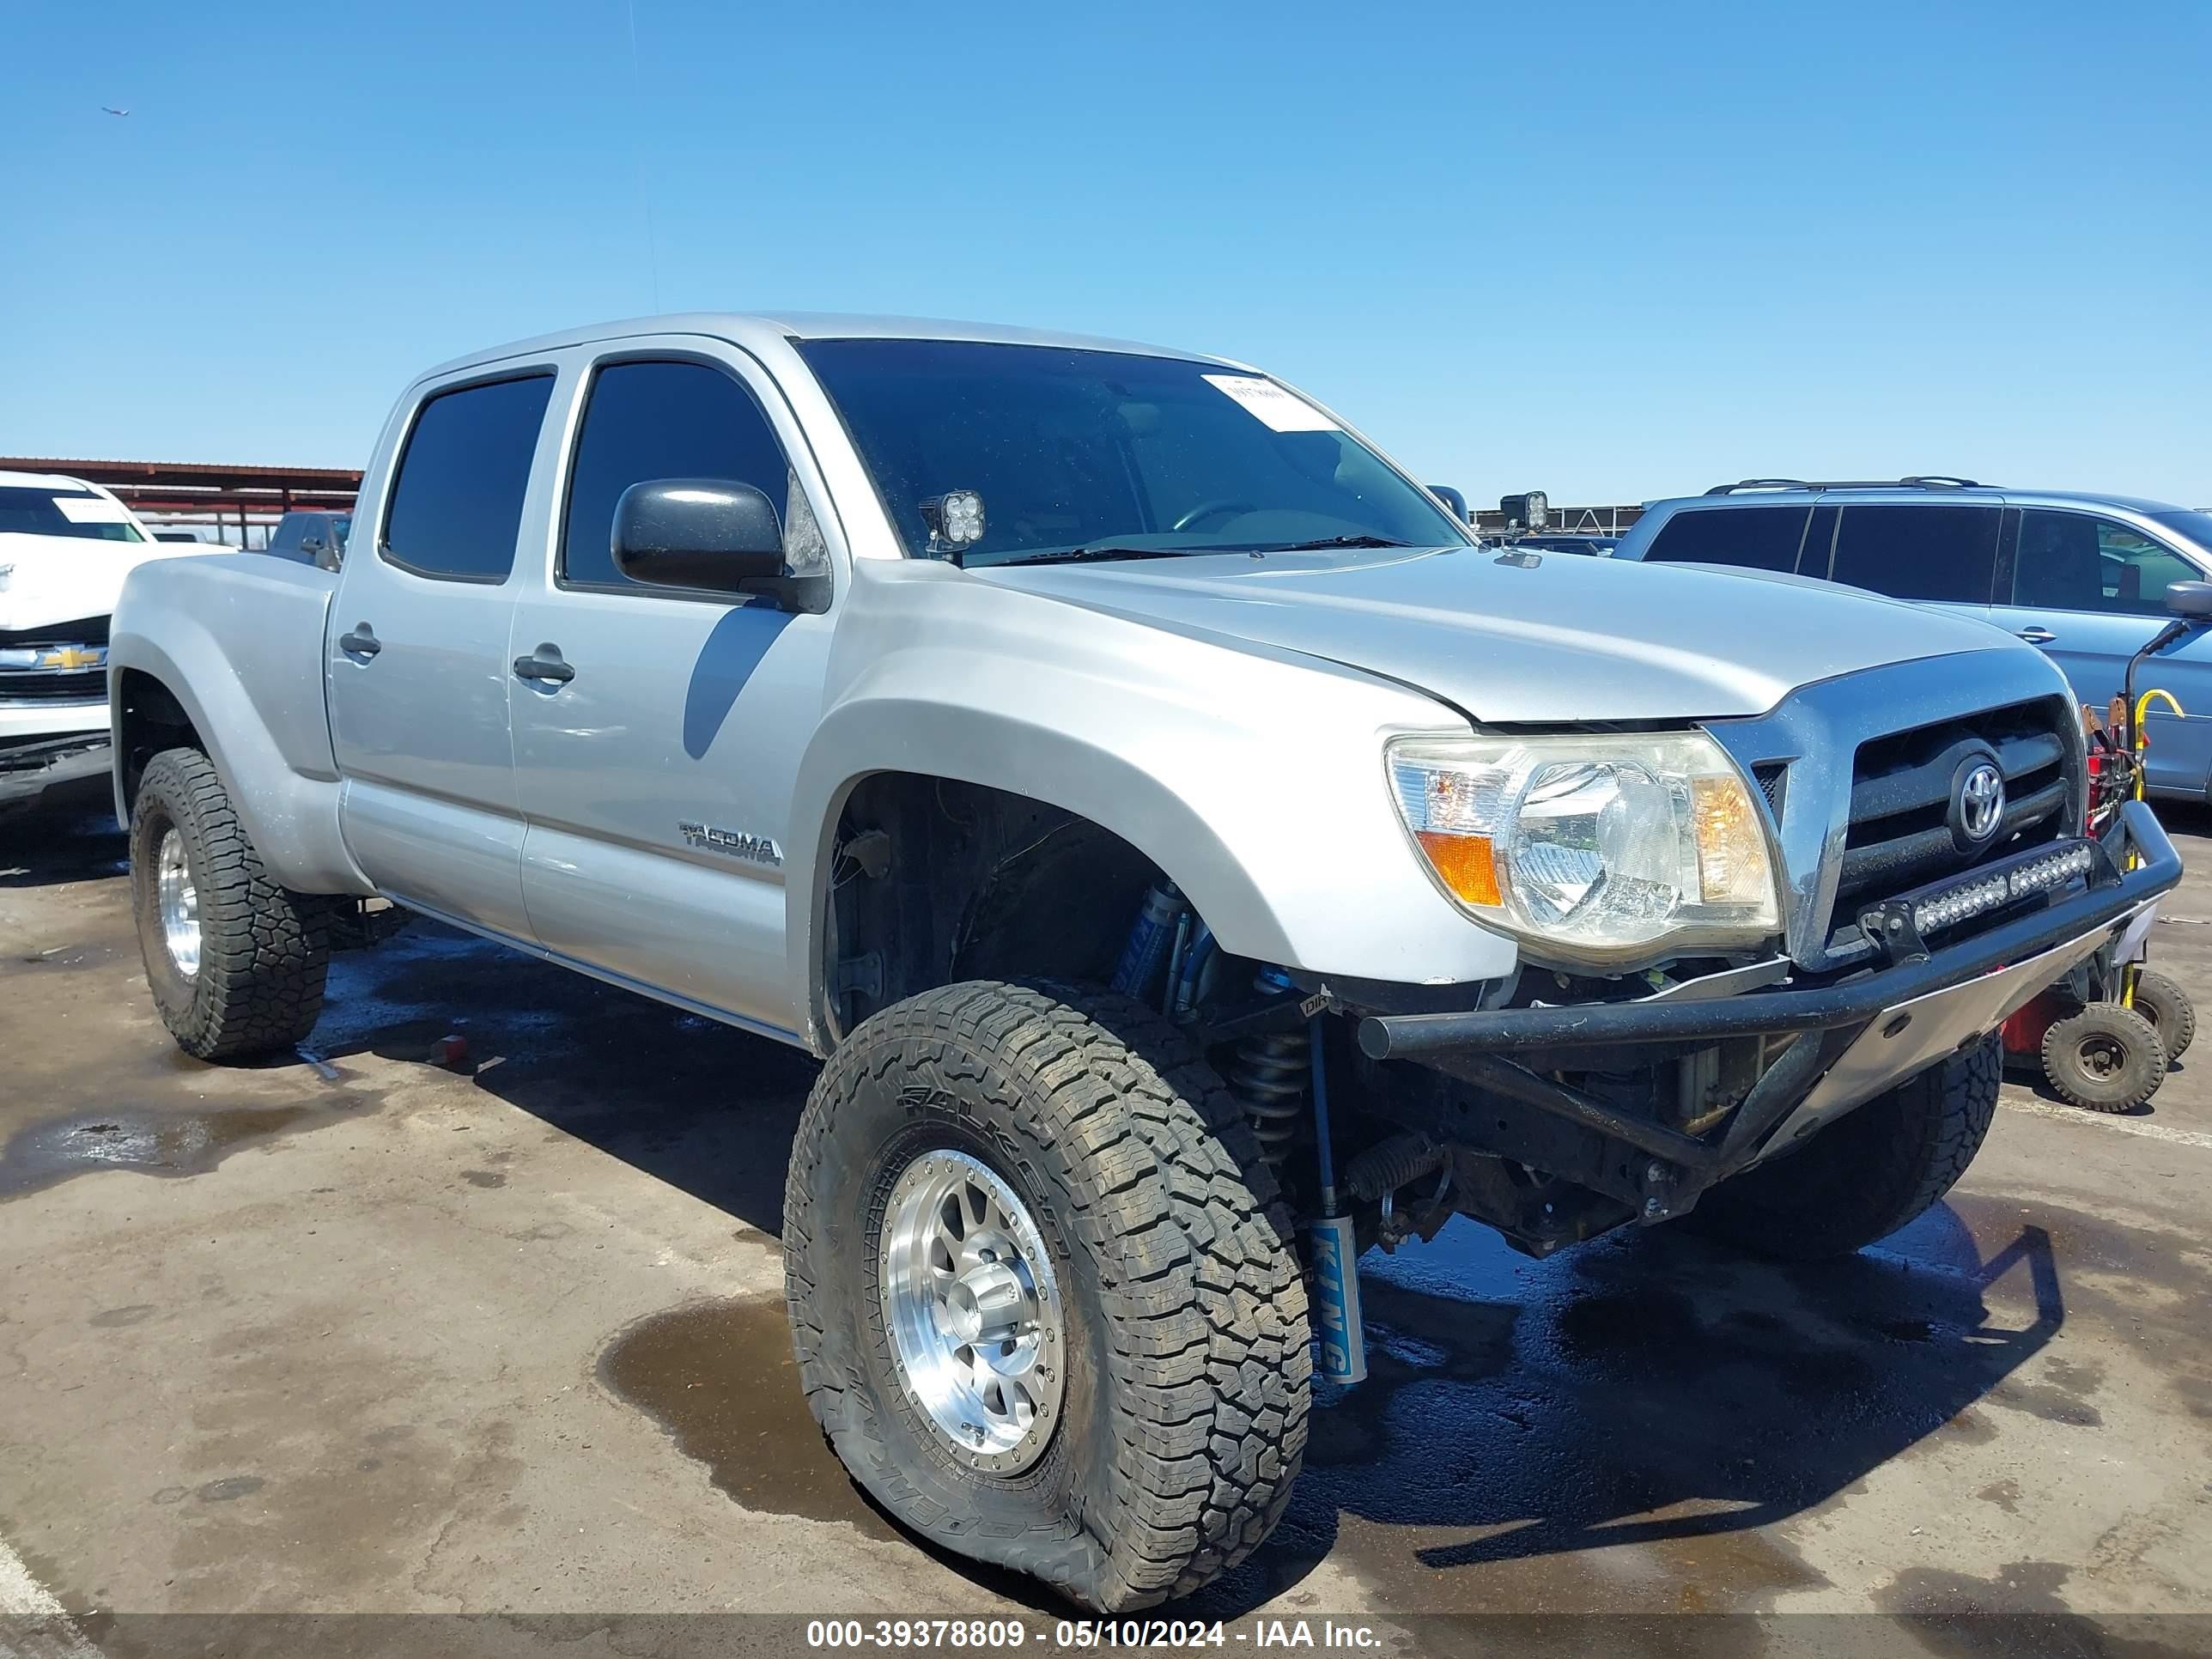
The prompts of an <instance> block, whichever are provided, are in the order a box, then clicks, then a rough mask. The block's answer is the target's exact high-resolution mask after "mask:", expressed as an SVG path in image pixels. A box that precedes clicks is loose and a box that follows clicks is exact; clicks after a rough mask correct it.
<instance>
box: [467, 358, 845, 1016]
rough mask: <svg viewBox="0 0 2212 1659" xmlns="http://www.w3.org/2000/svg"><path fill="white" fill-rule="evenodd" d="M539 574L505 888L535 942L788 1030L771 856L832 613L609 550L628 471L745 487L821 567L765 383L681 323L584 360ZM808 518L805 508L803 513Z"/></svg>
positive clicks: (809, 719)
mask: <svg viewBox="0 0 2212 1659" xmlns="http://www.w3.org/2000/svg"><path fill="white" fill-rule="evenodd" d="M580 396H581V398H582V408H581V412H580V415H579V416H578V417H577V418H576V419H575V420H574V421H573V422H571V423H570V424H571V425H572V426H573V428H574V433H575V436H574V441H573V447H572V451H571V454H570V458H569V465H568V486H567V489H566V491H565V495H564V500H563V502H562V511H561V513H560V519H559V522H558V523H557V524H556V526H555V536H554V541H553V549H552V558H551V562H550V569H547V570H545V571H544V572H543V573H541V580H537V581H535V582H533V583H532V585H531V586H528V587H526V588H525V589H524V590H523V592H522V593H521V595H520V600H519V603H518V606H517V610H516V614H515V622H514V635H513V643H514V649H515V652H516V653H518V654H517V661H516V667H517V672H518V673H519V674H520V673H521V672H522V670H523V666H524V661H525V657H527V659H529V662H530V665H531V666H530V671H529V674H528V675H527V676H526V677H525V678H519V679H517V680H515V681H514V682H513V684H511V686H510V689H509V694H510V696H511V698H512V701H513V708H514V754H515V775H516V786H517V790H518V793H519V795H520V800H521V805H522V811H523V815H524V817H525V819H526V822H527V826H528V827H527V829H526V835H525V838H524V842H523V870H522V882H523V890H524V895H525V896H526V899H527V901H528V904H529V909H530V917H531V921H532V927H533V928H534V929H535V935H536V938H537V940H538V944H539V945H541V946H543V947H544V949H546V950H548V951H552V952H553V953H555V954H556V955H557V956H559V957H564V958H567V959H569V960H571V961H574V962H577V963H582V964H584V965H586V966H587V967H589V968H591V969H594V970H596V971H598V972H599V973H600V974H602V975H605V976H608V977H611V978H613V979H616V980H617V981H628V982H632V983H636V984H639V985H642V986H645V987H649V988H651V989H653V990H654V991H656V992H658V993H659V994H663V995H664V996H667V997H670V998H671V999H673V1000H678V1001H681V1002H684V1003H688V1004H690V1005H692V1006H696V1007H698V1008H700V1009H701V1010H702V1012H708V1013H711V1014H713V1015H714V1016H715V1017H716V1018H723V1019H727V1020H731V1021H732V1022H734V1023H736V1024H744V1025H748V1026H750V1027H752V1028H754V1029H757V1030H767V1031H769V1032H771V1033H773V1034H775V1035H778V1036H790V1034H791V1033H793V1031H795V1030H798V1029H799V1026H800V1024H802V1021H803V1014H802V1012H800V1011H799V1010H798V1009H796V1008H794V1007H793V1002H792V990H791V987H790V983H789V975H788V973H787V968H786V958H785V933H786V926H785V915H784V898H785V895H784V858H785V856H786V852H787V848H788V847H789V846H790V844H791V839H792V837H793V836H796V835H799V834H801V833H805V834H810V835H811V833H812V829H811V828H807V829H801V828H800V827H799V826H795V825H793V824H792V823H791V822H790V820H789V813H790V809H791V799H792V795H793V790H794V788H795V787H796V784H797V780H798V775H799V760H800V758H801V756H802V754H803V752H804V749H805V744H806V741H807V739H808V738H809V737H810V736H811V733H812V732H813V730H814V727H815V726H816V724H817V721H818V720H819V718H820V715H821V709H822V698H823V683H824V678H825V676H826V674H827V671H828V665H829V637H830V627H831V622H832V617H830V616H827V615H807V614H800V613H795V612H793V611H787V610H784V609H781V608H779V607H778V606H777V605H775V604H773V603H771V602H769V600H767V599H758V598H756V599H750V600H748V599H744V598H743V597H742V596H738V595H733V594H731V593H727V592H695V591H692V590H690V589H678V588H671V587H665V586H647V585H646V584H643V583H641V582H637V581H634V580H631V579H630V578H629V577H628V576H626V575H624V574H623V573H622V572H621V571H620V570H618V569H617V568H615V564H614V561H613V557H612V555H611V550H610V544H611V538H612V526H613V520H614V509H615V503H616V501H617V498H618V497H620V495H622V493H623V490H624V489H628V488H629V486H630V485H632V484H635V483H645V482H647V481H649V480H653V479H662V478H690V479H714V480H722V481H729V482H735V483H744V484H750V485H751V486H753V487H754V488H756V489H759V490H760V491H762V493H763V494H764V495H767V497H768V498H769V501H771V502H772V503H774V504H775V507H776V508H777V510H778V513H779V515H780V517H781V520H782V529H783V543H784V549H785V555H786V561H787V565H788V566H790V567H791V568H795V569H805V568H810V567H811V566H817V565H818V566H820V567H821V568H826V567H827V562H828V559H829V544H828V543H827V541H826V540H825V538H824V535H823V530H822V528H821V527H820V526H823V525H832V526H833V528H832V530H831V533H833V534H834V533H836V532H835V530H834V523H833V521H832V520H830V518H829V513H828V501H829V498H828V495H827V494H826V492H825V491H824V490H823V487H822V485H821V483H820V480H819V477H818V475H817V474H815V473H814V472H813V470H812V467H813V463H812V460H811V457H810V456H809V454H808V453H807V450H806V447H805V444H804V442H803V441H801V437H800V434H799V428H798V425H797V422H796V421H795V420H794V419H793V416H792V415H791V413H790V410H789V408H788V406H787V404H786V403H785V402H784V399H783V398H782V396H781V393H780V392H778V390H777V389H776V387H775V383H774V381H773V380H771V379H770V378H769V376H768V375H767V374H765V373H763V371H762V370H761V368H759V366H758V365H757V364H756V363H755V362H753V361H752V360H751V359H750V357H748V356H745V355H744V353H742V352H740V351H738V350H737V349H734V348H732V347H728V346H725V345H720V344H718V343H714V342H708V341H705V340H702V339H700V338H698V337H692V336H685V337H672V338H671V339H669V340H666V341H665V342H653V341H641V340H635V339H633V340H629V341H624V342H623V343H622V344H621V345H620V347H618V348H610V349H606V350H604V351H603V352H601V354H600V355H599V356H598V357H597V359H596V360H595V361H594V362H592V365H591V367H590V370H589V373H588V375H587V377H586V380H585V383H584V385H583V386H582V387H581V390H580ZM817 507H819V509H820V513H821V516H820V517H819V518H818V519H817Z"/></svg>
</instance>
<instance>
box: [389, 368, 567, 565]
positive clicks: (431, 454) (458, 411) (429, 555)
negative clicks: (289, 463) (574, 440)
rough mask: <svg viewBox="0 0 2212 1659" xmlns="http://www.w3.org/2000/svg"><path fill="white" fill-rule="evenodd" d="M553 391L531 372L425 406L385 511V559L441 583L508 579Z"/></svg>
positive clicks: (444, 395) (546, 378) (545, 378)
mask: <svg viewBox="0 0 2212 1659" xmlns="http://www.w3.org/2000/svg"><path fill="white" fill-rule="evenodd" d="M552 392H553V377H552V376H551V375H550V374H532V375H527V376H525V377H523V378H522V379H520V380H491V381H487V382H485V383H484V384H483V385H480V386H463V387H461V388H460V389H459V391H455V392H440V393H439V394H438V395H437V396H436V397H435V398H431V399H430V400H429V401H428V402H427V403H425V404H423V405H422V410H421V412H420V413H419V414H417V415H416V417H415V429H414V430H413V431H412V432H411V433H410V434H409V435H408V438H407V448H406V451H405V453H403V454H402V455H401V456H400V458H399V471H398V477H395V478H394V479H393V481H392V505H391V507H389V508H388V509H387V510H386V513H385V516H384V548H383V551H384V556H385V557H386V559H387V560H388V561H390V562H392V563H393V564H396V565H398V566H399V567H401V568H403V569H406V570H411V571H413V572H414V573H415V574H416V575H418V576H435V577H438V578H441V579H442V580H447V581H466V582H499V581H504V580H507V572H508V571H510V570H512V569H513V568H514V540H515V537H516V536H517V535H518V534H519V533H520V531H521V528H522V503H523V497H524V495H526V493H527V492H528V490H529V488H530V463H531V460H532V457H533V456H534V455H535V454H536V453H537V450H538V428H539V427H540V426H541V425H542V424H543V423H544V419H545V404H546V400H547V399H548V398H550V396H551V395H552Z"/></svg>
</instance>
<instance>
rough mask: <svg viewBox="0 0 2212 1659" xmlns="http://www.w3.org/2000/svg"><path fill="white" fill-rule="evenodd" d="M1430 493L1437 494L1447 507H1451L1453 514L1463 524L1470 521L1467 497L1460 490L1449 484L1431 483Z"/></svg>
mask: <svg viewBox="0 0 2212 1659" xmlns="http://www.w3.org/2000/svg"><path fill="white" fill-rule="evenodd" d="M1429 494H1430V495H1433V496H1435V497H1436V498H1437V500H1438V501H1442V502H1443V504H1444V505H1445V506H1446V507H1449V508H1451V510H1452V516H1453V517H1454V518H1455V519H1457V520H1459V521H1460V522H1461V523H1462V524H1467V523H1468V522H1470V520H1468V516H1467V497H1466V496H1464V495H1461V494H1460V493H1459V491H1457V490H1456V489H1453V488H1452V487H1451V486H1450V485H1449V484H1431V485H1430V486H1429Z"/></svg>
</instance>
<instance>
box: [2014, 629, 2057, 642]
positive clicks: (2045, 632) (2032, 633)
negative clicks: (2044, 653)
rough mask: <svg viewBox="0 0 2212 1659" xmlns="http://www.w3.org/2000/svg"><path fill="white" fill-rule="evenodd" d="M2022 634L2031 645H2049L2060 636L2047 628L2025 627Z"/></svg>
mask: <svg viewBox="0 0 2212 1659" xmlns="http://www.w3.org/2000/svg"><path fill="white" fill-rule="evenodd" d="M2020 636H2021V638H2022V639H2024V640H2026V641H2027V642H2028V643H2029V644H2030V645H2048V644H2050V643H2051V641H2053V640H2055V639H2057V637H2058V635H2056V634H2054V633H2052V632H2051V630H2050V629H2047V628H2023V629H2021V630H2020Z"/></svg>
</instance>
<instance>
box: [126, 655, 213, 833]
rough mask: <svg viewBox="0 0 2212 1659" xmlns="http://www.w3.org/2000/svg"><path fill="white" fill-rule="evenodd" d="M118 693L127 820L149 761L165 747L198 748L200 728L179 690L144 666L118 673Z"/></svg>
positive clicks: (204, 745) (204, 747) (205, 746)
mask: <svg viewBox="0 0 2212 1659" xmlns="http://www.w3.org/2000/svg"><path fill="white" fill-rule="evenodd" d="M115 695H116V700H117V704H118V708H120V709H121V711H122V718H121V720H120V721H119V722H118V728H117V739H116V751H115V764H116V768H117V771H118V775H120V776H121V778H122V780H123V811H124V815H125V820H126V821H127V820H128V818H129V816H130V812H131V804H132V803H133V802H135V801H136V800H137V799H138V780H139V779H140V778H141V777H143V775H145V771H146V763H147V762H148V761H149V760H151V759H153V758H154V757H155V756H156V755H158V754H160V753H161V751H162V750H164V749H197V750H203V751H204V750H206V748H207V745H206V744H204V743H203V742H201V741H200V734H199V731H198V728H197V727H196V726H193V724H192V717H191V715H190V714H186V713H185V706H184V705H183V704H182V703H180V702H178V701H177V698H176V695H175V693H173V692H172V691H171V690H169V688H168V687H167V686H166V685H164V684H161V681H159V680H157V679H155V678H154V677H153V676H152V675H151V674H149V673H147V672H146V671H144V670H143V669H137V668H126V669H125V670H124V671H123V672H122V674H121V675H120V676H119V677H118V680H117V683H116V688H115Z"/></svg>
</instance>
